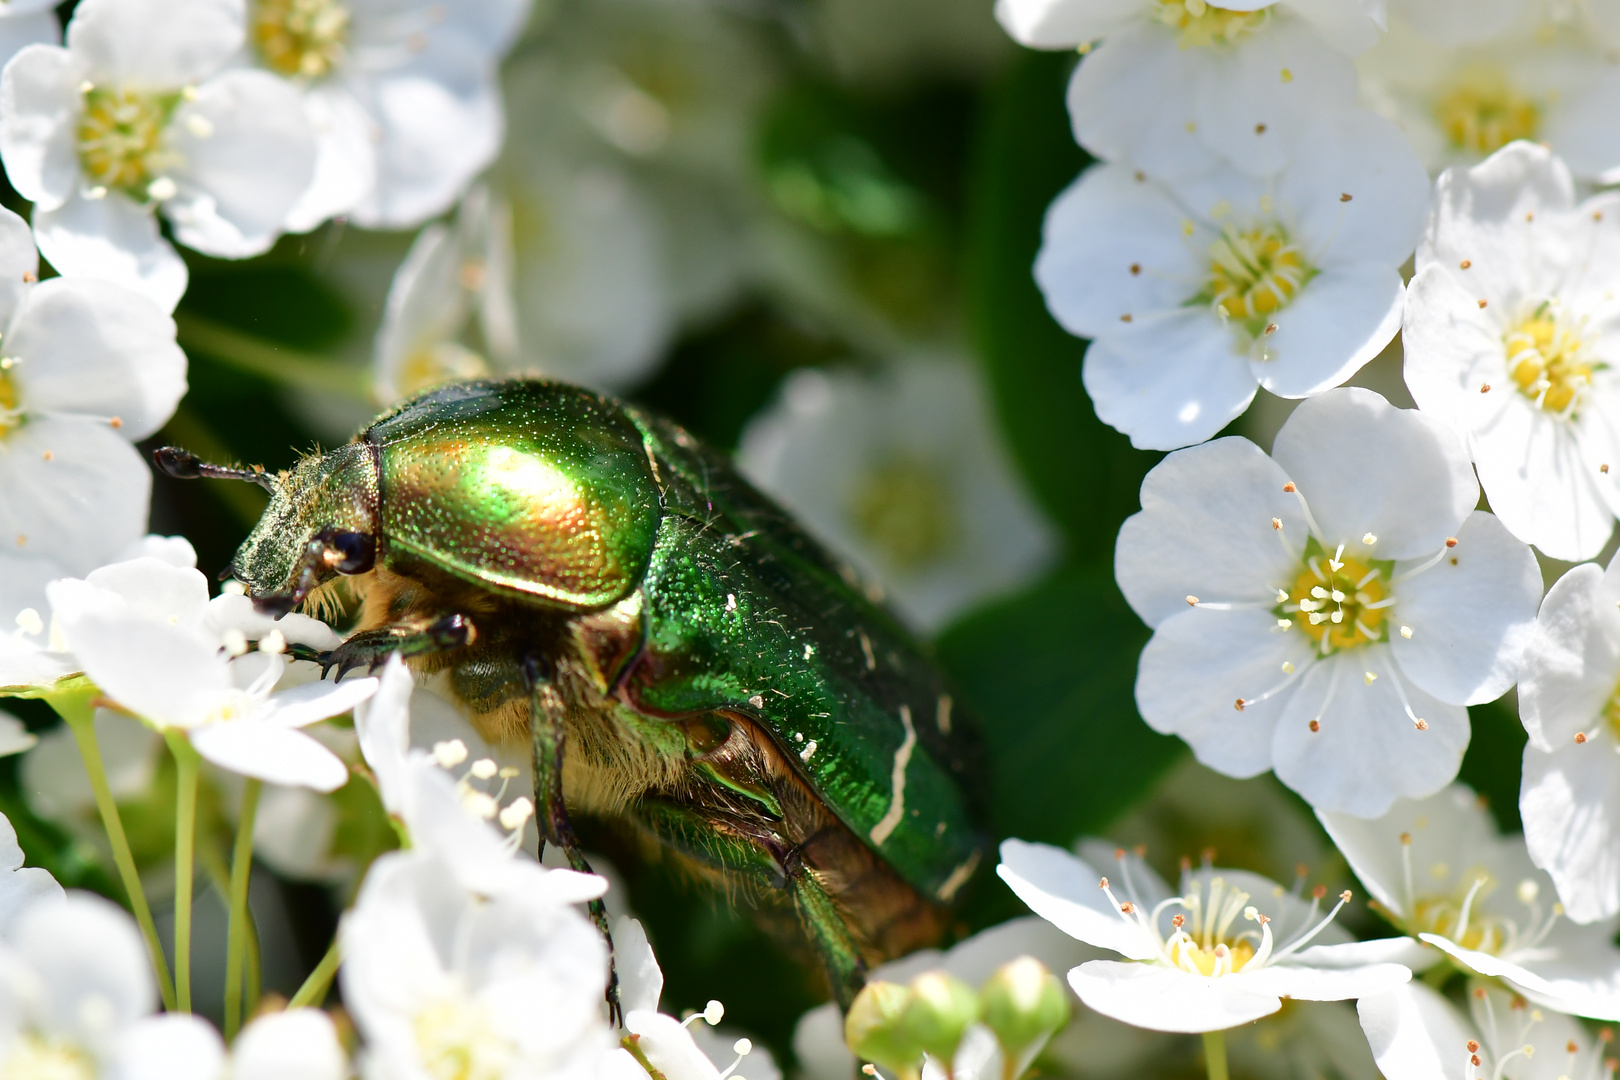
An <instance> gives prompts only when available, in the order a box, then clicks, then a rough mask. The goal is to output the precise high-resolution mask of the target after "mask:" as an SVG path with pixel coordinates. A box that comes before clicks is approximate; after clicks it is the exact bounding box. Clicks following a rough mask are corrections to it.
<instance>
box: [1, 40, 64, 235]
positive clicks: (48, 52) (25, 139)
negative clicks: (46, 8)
mask: <svg viewBox="0 0 1620 1080" xmlns="http://www.w3.org/2000/svg"><path fill="white" fill-rule="evenodd" d="M83 79H84V69H83V67H82V65H80V64H79V63H78V62H77V61H75V60H74V58H73V57H72V56H71V55H70V54H69V53H68V51H67V50H66V49H61V48H56V47H54V46H50V45H31V46H29V47H28V48H26V49H24V50H23V51H22V52H20V53H18V54H17V55H16V56H15V57H13V58H12V60H11V62H10V63H8V64H7V65H6V67H5V71H4V72H0V157H3V158H4V159H5V164H6V176H7V177H8V178H9V179H10V180H11V186H12V187H14V188H16V189H17V193H18V194H19V195H21V196H22V197H23V198H25V199H28V200H29V201H31V202H33V203H34V204H35V207H34V210H35V213H38V212H39V211H41V210H54V209H56V208H57V207H58V206H61V205H62V203H64V202H66V201H67V198H68V196H69V195H71V194H72V193H73V189H74V187H75V186H76V185H77V184H78V182H79V143H78V134H77V132H76V130H75V126H76V125H77V123H78V119H79V109H80V102H81V94H80V92H79V83H80V82H81V81H83Z"/></svg>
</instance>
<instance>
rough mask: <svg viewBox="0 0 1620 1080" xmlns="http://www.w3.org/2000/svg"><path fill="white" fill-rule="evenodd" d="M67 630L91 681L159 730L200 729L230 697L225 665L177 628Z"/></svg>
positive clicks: (101, 624)
mask: <svg viewBox="0 0 1620 1080" xmlns="http://www.w3.org/2000/svg"><path fill="white" fill-rule="evenodd" d="M64 629H65V630H66V632H67V636H68V638H69V639H70V640H71V641H72V642H73V647H74V651H75V652H76V653H77V654H78V657H79V660H80V661H81V662H82V663H83V664H84V670H85V674H86V675H88V676H90V679H91V681H93V682H94V683H95V684H96V685H97V686H99V687H101V689H102V690H103V691H105V692H106V694H107V696H108V697H110V698H112V699H113V700H114V701H116V702H118V703H119V704H120V705H122V706H124V707H125V708H127V709H128V710H129V711H131V712H133V713H135V714H136V715H137V716H140V717H142V718H144V719H146V720H148V721H150V722H151V723H153V724H155V725H158V726H159V727H170V726H179V727H191V726H193V725H195V724H198V723H201V722H202V721H203V720H204V719H205V718H206V717H208V716H209V715H210V714H211V713H212V712H213V711H214V709H215V708H216V707H217V705H218V703H219V702H220V701H221V700H222V699H223V698H224V697H225V696H226V695H227V694H228V693H229V692H230V691H231V675H230V670H229V668H228V667H227V665H226V663H225V661H224V659H223V658H221V657H220V656H219V655H218V654H217V653H216V652H215V651H214V649H213V648H212V647H211V646H210V645H208V644H207V643H205V642H204V641H202V640H201V639H200V638H197V637H193V636H192V635H191V634H190V633H188V632H186V631H185V630H182V629H181V628H179V627H178V626H169V625H166V624H163V623H152V622H149V621H147V620H145V619H138V618H131V617H129V616H124V617H108V616H86V617H84V618H81V619H78V620H77V621H75V622H74V623H73V624H72V625H71V626H68V627H65V628H64Z"/></svg>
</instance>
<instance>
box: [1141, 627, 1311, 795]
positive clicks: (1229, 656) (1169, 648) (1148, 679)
mask: <svg viewBox="0 0 1620 1080" xmlns="http://www.w3.org/2000/svg"><path fill="white" fill-rule="evenodd" d="M1270 599H1272V600H1273V601H1275V599H1276V598H1275V597H1271V598H1270ZM1183 607H1185V604H1183ZM1312 645H1313V642H1312V641H1311V640H1310V638H1308V637H1306V636H1305V635H1304V634H1303V633H1302V632H1301V631H1300V630H1299V628H1298V627H1293V628H1291V629H1289V630H1287V631H1284V630H1280V629H1279V628H1278V626H1277V619H1276V617H1275V616H1273V615H1272V614H1271V612H1270V611H1269V610H1265V609H1258V610H1245V611H1209V610H1197V609H1191V610H1184V611H1183V612H1182V613H1180V614H1178V615H1175V616H1172V617H1171V618H1169V619H1167V620H1165V621H1164V622H1162V623H1160V624H1159V627H1158V629H1157V630H1155V631H1154V634H1153V639H1152V640H1151V641H1149V642H1148V644H1147V647H1146V648H1145V649H1143V650H1142V660H1141V665H1140V666H1139V667H1138V668H1137V673H1136V705H1137V708H1139V709H1140V710H1141V712H1142V719H1144V720H1146V721H1147V722H1148V724H1149V726H1151V727H1152V728H1153V729H1154V730H1155V731H1162V732H1164V733H1165V734H1167V735H1179V736H1181V738H1183V739H1185V740H1186V741H1187V744H1188V745H1189V746H1191V747H1192V749H1193V753H1194V754H1196V755H1197V756H1198V760H1199V761H1201V762H1203V763H1204V764H1205V765H1208V766H1209V767H1210V768H1212V769H1214V770H1216V771H1217V772H1221V773H1225V774H1226V775H1227V776H1238V777H1246V776H1255V775H1257V774H1259V773H1262V772H1265V771H1266V770H1267V769H1269V768H1271V747H1272V740H1273V735H1274V732H1275V730H1276V727H1277V722H1278V720H1279V719H1280V718H1281V717H1282V716H1283V713H1284V710H1285V708H1286V706H1287V704H1288V702H1289V701H1290V699H1291V698H1292V696H1293V693H1294V691H1295V688H1296V687H1297V686H1298V685H1299V683H1300V680H1301V678H1302V677H1303V675H1304V670H1305V669H1307V668H1309V667H1310V665H1311V663H1312V653H1313V649H1312ZM1239 701H1242V702H1243V707H1242V708H1241V709H1239V708H1237V707H1236V703H1237V702H1239Z"/></svg>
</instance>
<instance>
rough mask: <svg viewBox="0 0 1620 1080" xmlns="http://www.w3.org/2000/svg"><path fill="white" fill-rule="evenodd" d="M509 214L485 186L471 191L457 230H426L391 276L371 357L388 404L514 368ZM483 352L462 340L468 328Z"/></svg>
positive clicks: (379, 393) (375, 382)
mask: <svg viewBox="0 0 1620 1080" xmlns="http://www.w3.org/2000/svg"><path fill="white" fill-rule="evenodd" d="M511 219H512V213H511V209H510V208H509V207H508V206H507V205H506V204H505V203H504V202H501V201H497V200H495V199H493V198H492V197H491V195H490V192H489V189H488V188H487V187H476V188H474V189H473V190H471V191H469V192H468V193H467V196H466V198H464V199H463V200H462V203H461V207H460V209H459V210H458V211H457V212H456V220H455V222H454V224H453V225H443V224H439V223H434V224H431V225H428V226H427V227H426V228H424V229H423V230H422V231H421V232H420V233H419V234H417V237H416V240H415V242H413V243H412V244H411V249H410V251H409V252H408V253H407V254H406V256H405V261H404V262H402V263H401V264H400V266H399V270H398V271H396V272H395V274H394V281H393V284H392V285H391V286H390V287H389V290H388V305H387V309H386V310H385V311H384V312H383V322H382V326H381V327H380V328H379V329H378V331H377V344H376V349H375V352H374V354H373V358H372V386H373V390H374V393H375V395H376V397H377V400H379V401H381V402H384V403H388V402H393V401H397V400H399V399H400V398H403V397H406V396H408V395H410V394H414V393H416V392H417V391H418V390H425V389H427V388H428V387H430V386H435V385H437V384H439V383H441V382H447V381H450V380H454V379H475V378H478V377H480V376H484V375H489V374H490V373H491V371H492V369H506V370H510V369H511V366H512V363H513V361H514V360H515V359H516V354H517V326H516V323H515V320H516V318H517V315H516V311H515V310H514V305H513V301H512V220H511ZM475 319H476V326H477V330H478V338H479V341H478V344H479V345H481V346H482V350H481V351H482V352H483V353H487V354H488V355H487V357H486V356H484V355H480V350H478V349H475V348H469V347H468V346H467V344H465V343H464V341H463V338H464V337H466V336H467V331H468V329H469V328H470V324H473V323H474V320H475Z"/></svg>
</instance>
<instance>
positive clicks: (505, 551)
mask: <svg viewBox="0 0 1620 1080" xmlns="http://www.w3.org/2000/svg"><path fill="white" fill-rule="evenodd" d="M165 455H166V456H165ZM159 461H160V464H163V465H164V466H165V468H166V469H167V470H168V471H170V472H171V473H173V474H175V475H245V476H247V477H248V478H254V479H259V480H260V482H262V483H266V484H267V486H269V487H270V488H271V490H272V491H273V498H272V500H271V503H270V506H269V508H268V509H267V510H266V512H265V514H264V517H263V518H262V519H261V521H260V523H259V525H258V527H257V528H255V529H254V531H253V533H252V535H251V536H249V537H248V539H247V541H246V542H245V543H244V544H243V545H242V547H241V549H240V551H238V552H237V555H236V559H235V562H234V565H233V567H232V572H233V573H234V574H235V575H236V577H237V578H238V579H240V580H241V581H242V582H243V583H244V584H245V585H246V586H247V588H248V591H249V594H250V595H251V596H253V597H255V598H256V599H257V600H258V601H259V602H260V603H261V605H263V606H265V607H269V608H281V609H286V608H288V607H291V606H292V605H294V604H297V603H299V602H301V601H303V600H304V599H306V598H307V597H308V596H309V595H310V593H311V592H312V591H314V590H315V589H316V588H317V587H318V586H320V585H321V584H322V583H323V582H326V581H328V580H331V579H332V578H333V577H334V576H335V575H337V574H344V575H349V576H350V581H351V583H353V584H355V585H357V586H358V588H359V589H360V591H361V592H362V594H363V595H364V597H365V606H364V613H363V616H362V619H361V623H360V626H359V629H358V630H357V631H356V632H355V633H354V634H353V635H352V636H351V637H350V638H349V639H348V640H347V641H345V642H344V644H343V645H342V646H341V647H340V648H339V649H337V650H335V651H334V652H333V653H332V654H330V655H329V656H327V657H324V658H323V660H324V661H325V662H326V663H328V664H330V665H336V666H338V667H339V669H340V674H341V672H342V671H344V670H347V669H349V668H351V667H355V666H361V665H369V666H375V665H377V664H379V663H380V662H381V661H382V660H383V659H384V658H385V657H386V656H387V655H388V654H389V653H391V652H399V653H402V654H404V655H405V656H406V657H407V658H409V659H410V660H411V662H412V664H413V666H415V667H417V668H418V669H419V670H423V671H429V672H431V671H442V670H448V671H449V673H450V682H451V686H452V687H453V689H454V690H455V692H456V694H457V695H458V697H459V698H460V699H461V700H462V701H463V703H464V704H465V705H466V706H467V708H468V711H469V713H470V714H471V716H472V717H473V720H474V722H475V723H476V724H477V725H478V726H479V728H480V729H481V730H482V731H483V733H484V734H485V735H486V737H489V738H491V739H492V740H495V741H502V742H507V743H510V742H513V741H518V740H521V741H523V742H532V745H533V748H534V759H535V778H536V804H537V805H538V806H539V807H541V814H540V822H541V826H542V832H543V834H544V835H545V837H546V839H548V840H549V841H551V842H553V843H557V844H559V845H561V846H562V847H563V848H565V849H566V850H567V851H568V853H569V855H570V858H571V859H573V860H574V861H575V863H576V865H583V860H582V859H581V858H580V856H579V852H578V846H577V843H576V841H575V840H574V835H573V830H572V828H571V826H570V824H569V818H568V811H569V810H575V811H585V812H589V813H597V814H604V815H609V816H613V817H620V818H624V819H626V820H628V821H630V822H632V823H633V824H634V825H635V827H636V828H637V829H639V830H640V831H641V832H643V833H644V834H646V835H647V836H649V837H652V838H655V839H656V840H657V841H659V842H660V843H662V844H663V845H666V846H667V847H669V848H673V849H674V850H675V851H676V852H678V853H679V854H680V855H681V856H683V857H684V858H685V859H686V860H687V861H688V862H689V863H690V864H691V865H693V866H695V867H697V868H698V869H699V870H701V871H704V872H706V873H709V874H711V875H713V876H714V877H716V878H717V879H720V880H722V881H724V882H727V883H730V884H742V885H743V886H744V887H745V888H746V889H747V891H749V892H750V893H751V894H752V895H754V896H756V897H759V898H769V897H771V896H777V897H780V898H782V899H784V900H786V901H787V902H789V903H790V904H791V905H792V906H793V907H794V908H795V909H796V911H797V913H798V915H799V919H800V921H801V922H802V924H803V926H804V928H805V930H806V932H807V933H808V935H809V937H810V939H811V942H812V944H813V946H814V947H815V948H816V949H817V951H818V952H819V953H820V955H821V956H822V958H823V959H824V961H825V962H826V965H827V969H828V975H829V979H830V981H831V984H832V987H833V989H834V991H835V993H836V994H837V996H838V997H839V998H840V999H841V1000H843V1001H845V1002H846V1003H847V1001H848V1000H849V998H850V997H851V996H852V995H853V993H854V991H855V990H857V989H858V988H859V986H860V984H861V981H862V974H863V972H864V970H865V965H866V964H867V963H870V962H874V961H878V960H881V959H885V958H888V957H891V956H895V955H898V954H900V953H902V952H905V951H908V950H910V949H913V948H916V947H919V946H921V945H925V944H928V943H930V942H932V941H933V940H936V939H937V938H938V936H939V935H940V933H941V932H942V931H943V928H944V920H945V913H946V910H947V908H948V906H949V905H950V904H951V903H952V901H953V900H954V899H955V898H956V896H957V894H958V892H959V890H960V889H961V888H962V886H963V885H964V884H965V883H966V882H967V881H968V879H969V878H970V877H972V875H973V873H974V871H975V869H976V868H977V866H978V864H979V862H980V859H981V857H982V854H983V845H984V837H983V836H982V835H981V834H980V833H979V832H978V831H977V829H976V827H975V823H974V821H973V817H972V814H971V813H970V809H969V800H968V798H967V797H966V796H965V794H964V792H965V791H966V790H968V789H969V785H967V783H966V778H967V774H968V772H969V771H970V768H969V765H970V763H969V754H970V750H969V748H968V747H967V745H966V744H965V742H964V738H963V731H962V717H961V716H960V710H959V709H957V708H956V707H955V706H954V705H953V702H952V699H951V697H950V696H949V694H948V692H947V691H946V689H945V687H944V685H943V683H942V681H941V678H940V675H939V674H938V672H937V671H936V670H935V669H934V668H933V666H932V665H931V664H930V663H929V662H928V661H927V659H925V658H924V656H923V655H922V653H921V652H920V651H919V649H918V647H917V646H916V644H915V643H914V642H913V641H912V640H911V638H910V637H909V636H908V635H907V634H906V632H905V631H904V630H903V629H902V628H901V627H900V626H899V625H898V624H897V623H896V622H895V620H894V619H893V618H892V617H891V616H890V615H889V614H888V613H887V612H885V611H884V610H883V609H882V608H881V607H879V606H877V605H876V604H874V603H873V602H872V601H871V600H869V599H868V597H867V594H866V591H865V590H864V589H863V588H862V587H861V586H860V584H859V583H858V581H857V580H856V579H855V577H854V575H853V574H852V573H851V572H850V571H849V570H848V568H847V567H845V566H843V565H842V564H841V563H839V562H837V561H835V560H834V559H832V558H831V557H830V556H829V555H827V554H826V552H824V551H823V550H822V549H821V548H820V547H819V546H818V545H817V544H816V543H815V542H814V541H812V540H811V539H809V538H808V537H807V536H806V535H805V534H804V533H803V532H802V531H801V530H800V529H799V528H798V526H796V525H795V524H794V523H793V522H792V521H791V520H790V519H789V518H788V517H787V516H786V515H785V513H784V512H783V511H782V510H781V509H779V508H778V507H777V506H776V505H775V504H774V503H772V502H771V501H770V500H768V499H766V498H765V497H764V496H762V495H760V494H759V493H758V492H757V491H755V490H754V489H753V488H752V487H751V486H749V485H748V484H747V483H746V482H745V481H743V480H742V479H741V478H740V477H739V476H738V475H737V474H736V472H735V471H734V470H733V469H732V467H731V466H730V464H729V463H728V462H727V461H726V460H725V459H724V458H723V457H722V456H720V455H718V454H716V453H714V452H713V451H711V450H708V449H707V448H705V447H703V446H702V445H700V444H699V443H697V442H696V441H695V440H694V439H693V438H692V437H691V436H689V435H688V434H687V433H686V432H684V431H682V430H681V429H680V428H678V427H676V426H675V425H673V424H670V423H668V422H667V421H664V420H661V419H658V418H656V417H653V416H650V415H648V414H646V413H643V412H641V411H639V410H637V409H634V408H631V407H629V406H626V405H623V404H620V403H618V402H615V401H612V400H610V399H606V398H602V397H599V396H597V395H594V394H591V393H588V392H586V391H582V390H578V389H575V388H573V387H569V386H564V385H560V384H557V383H549V382H539V381H532V380H511V381H483V382H473V383H462V384H454V385H450V386H445V387H441V388H439V389H436V390H433V391H430V392H428V393H425V394H423V395H420V396H418V397H417V398H415V399H413V400H411V401H408V402H406V403H405V404H403V405H401V406H399V407H398V408H396V409H394V410H393V411H392V412H390V413H387V414H386V415H384V416H382V417H381V418H379V419H378V420H377V421H376V422H375V423H373V424H372V425H371V426H370V427H368V428H366V429H365V430H364V431H362V432H361V433H360V434H359V435H357V436H356V437H355V439H354V441H352V442H350V443H349V444H348V445H346V446H343V447H340V448H339V449H337V450H334V451H332V452H331V453H328V454H325V455H320V456H312V457H308V458H306V459H304V460H303V461H302V462H300V463H299V464H298V465H297V466H296V467H295V468H294V469H293V470H291V471H290V472H288V473H284V474H282V475H281V476H280V477H278V478H275V479H274V480H270V479H268V478H266V477H264V476H263V474H242V473H233V471H232V470H224V469H219V468H216V467H204V466H200V465H199V464H198V463H196V461H195V459H191V458H189V457H188V456H186V455H183V454H179V453H177V452H173V451H161V452H160V455H159ZM565 747H566V752H564V748H565Z"/></svg>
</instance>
